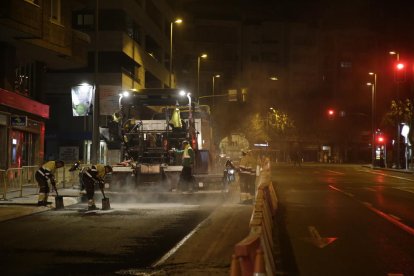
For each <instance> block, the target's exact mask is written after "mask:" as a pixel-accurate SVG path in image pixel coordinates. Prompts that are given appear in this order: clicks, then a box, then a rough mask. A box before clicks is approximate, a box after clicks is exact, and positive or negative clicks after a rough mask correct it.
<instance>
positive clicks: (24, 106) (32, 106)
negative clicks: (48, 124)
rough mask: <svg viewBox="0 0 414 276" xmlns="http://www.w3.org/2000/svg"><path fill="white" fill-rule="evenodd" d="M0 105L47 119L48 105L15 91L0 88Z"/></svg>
mask: <svg viewBox="0 0 414 276" xmlns="http://www.w3.org/2000/svg"><path fill="white" fill-rule="evenodd" d="M0 105H5V106H9V107H12V108H15V109H18V110H22V111H25V112H29V113H31V114H34V115H37V116H40V117H43V118H46V119H49V106H48V105H46V104H42V103H39V102H37V101H34V100H32V99H29V98H27V97H24V96H22V95H19V94H17V93H14V92H11V91H7V90H4V89H1V88H0Z"/></svg>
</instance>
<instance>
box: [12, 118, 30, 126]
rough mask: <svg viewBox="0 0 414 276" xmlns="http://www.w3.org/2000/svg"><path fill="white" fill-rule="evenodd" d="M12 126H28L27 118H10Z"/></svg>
mask: <svg viewBox="0 0 414 276" xmlns="http://www.w3.org/2000/svg"><path fill="white" fill-rule="evenodd" d="M10 125H11V126H13V127H25V126H27V116H18V115H12V116H10Z"/></svg>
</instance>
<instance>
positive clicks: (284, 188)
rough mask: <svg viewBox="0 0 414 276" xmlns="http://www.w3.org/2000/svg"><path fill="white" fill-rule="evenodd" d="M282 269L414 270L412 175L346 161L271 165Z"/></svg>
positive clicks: (296, 272) (300, 271)
mask: <svg viewBox="0 0 414 276" xmlns="http://www.w3.org/2000/svg"><path fill="white" fill-rule="evenodd" d="M273 180H274V181H275V182H276V187H277V193H278V199H279V203H280V209H279V214H278V216H279V217H278V220H279V221H278V225H279V226H278V235H279V238H280V239H279V240H280V243H279V248H280V250H281V256H280V258H279V262H280V263H279V268H280V272H281V274H284V275H315V276H316V275H317V276H325V275H326V276H328V275H329V276H331V275H344V276H345V275H346V276H349V275H353V276H356V275H361V276H362V275H364V276H370V275H373V276H374V275H375V276H378V275H387V276H391V275H392V276H397V275H398V276H401V275H405V276H409V275H414V177H413V175H412V174H403V173H396V172H391V171H381V170H372V169H370V168H365V167H363V166H356V165H354V166H351V165H333V166H330V165H326V166H324V165H309V164H304V165H302V166H301V167H297V166H296V167H294V166H293V165H287V164H284V165H275V166H273Z"/></svg>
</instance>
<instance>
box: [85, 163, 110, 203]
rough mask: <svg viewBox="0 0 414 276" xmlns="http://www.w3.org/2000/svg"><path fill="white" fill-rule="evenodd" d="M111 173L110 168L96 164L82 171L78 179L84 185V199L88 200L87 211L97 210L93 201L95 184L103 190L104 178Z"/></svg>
mask: <svg viewBox="0 0 414 276" xmlns="http://www.w3.org/2000/svg"><path fill="white" fill-rule="evenodd" d="M111 172H112V167H111V166H107V165H103V164H96V165H93V166H91V167H90V168H89V167H88V168H85V169H84V170H83V173H82V175H81V176H80V177H81V181H82V182H83V184H84V185H85V190H86V197H87V198H88V210H96V209H98V208H96V205H95V200H94V195H95V184H96V183H98V185H99V188H100V189H101V190H103V188H104V179H105V176H106V175H107V174H108V173H111Z"/></svg>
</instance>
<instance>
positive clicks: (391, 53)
mask: <svg viewBox="0 0 414 276" xmlns="http://www.w3.org/2000/svg"><path fill="white" fill-rule="evenodd" d="M389 54H390V55H392V56H395V57H396V60H397V63H398V61H400V54H399V53H398V52H396V51H390V52H389ZM397 66H398V64H397ZM397 69H398V68H397ZM394 70H395V69H394ZM396 86H397V87H396V89H397V101H396V102H397V104H398V103H399V100H400V83H399V81H397V84H396ZM400 135H401V133H400V116H399V114H397V160H396V165H397V169H400V168H401V165H400V140H401V136H400Z"/></svg>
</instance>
